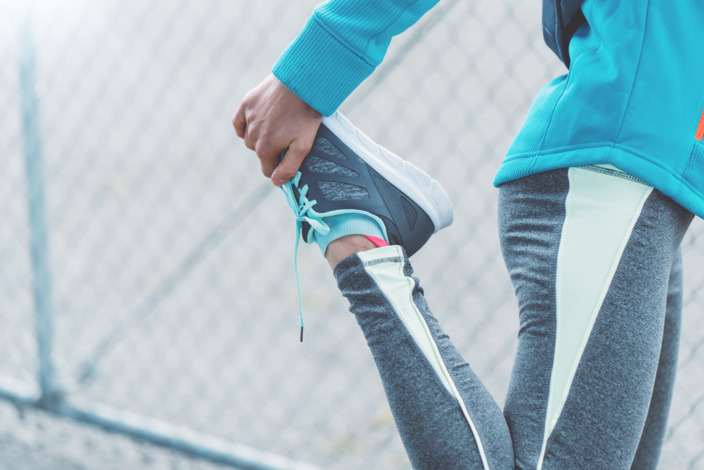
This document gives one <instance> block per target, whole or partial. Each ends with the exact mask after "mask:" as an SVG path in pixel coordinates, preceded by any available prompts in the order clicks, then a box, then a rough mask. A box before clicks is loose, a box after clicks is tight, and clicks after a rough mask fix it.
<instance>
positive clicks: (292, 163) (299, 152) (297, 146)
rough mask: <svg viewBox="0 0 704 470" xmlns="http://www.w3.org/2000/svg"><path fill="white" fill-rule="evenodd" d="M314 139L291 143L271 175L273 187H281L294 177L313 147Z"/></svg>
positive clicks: (298, 140)
mask: <svg viewBox="0 0 704 470" xmlns="http://www.w3.org/2000/svg"><path fill="white" fill-rule="evenodd" d="M314 137H315V136H313V138H312V139H311V138H301V139H297V140H294V141H293V142H291V145H289V147H288V150H286V155H284V159H283V160H281V162H280V163H279V164H278V166H277V167H276V169H275V170H274V173H273V174H272V175H271V182H272V183H274V185H276V186H281V185H282V184H284V183H286V182H287V181H290V180H291V179H292V178H293V177H294V176H296V173H297V172H298V169H299V168H300V167H301V163H302V162H303V159H305V158H306V156H307V155H308V153H310V150H311V148H312V147H313V142H314Z"/></svg>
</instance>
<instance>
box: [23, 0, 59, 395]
mask: <svg viewBox="0 0 704 470" xmlns="http://www.w3.org/2000/svg"><path fill="white" fill-rule="evenodd" d="M30 3H31V2H30V1H25V2H21V3H20V6H19V7H18V8H20V9H21V11H20V12H19V16H20V21H19V38H18V39H19V41H18V44H19V72H20V87H21V99H22V124H23V134H24V135H23V137H24V154H25V165H26V171H27V201H28V205H29V226H30V227H29V228H30V235H29V237H30V246H29V248H30V253H31V260H32V273H33V283H32V284H33V285H32V293H33V297H34V308H35V333H36V338H37V348H38V355H39V370H38V378H37V379H38V382H39V389H40V393H41V395H40V402H42V403H45V404H50V403H51V402H52V401H53V400H55V399H56V398H57V394H56V390H55V389H54V367H53V364H52V360H51V351H52V345H53V319H52V305H51V270H50V266H49V244H48V242H47V222H46V220H47V218H46V201H45V196H44V167H43V162H42V145H41V144H42V142H41V132H40V129H39V103H38V100H37V94H36V63H35V53H34V44H33V40H32V39H33V38H32V25H31V7H30Z"/></svg>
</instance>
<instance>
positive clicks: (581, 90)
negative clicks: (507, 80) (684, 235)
mask: <svg viewBox="0 0 704 470" xmlns="http://www.w3.org/2000/svg"><path fill="white" fill-rule="evenodd" d="M437 1H438V0H415V1H414V0H368V1H365V2H360V0H330V1H328V2H326V3H324V4H322V5H320V6H318V8H317V9H316V10H315V12H314V13H313V15H312V17H311V18H310V20H309V21H308V23H307V24H306V26H305V28H304V29H303V31H302V32H301V34H300V35H299V36H298V37H297V38H296V39H295V40H294V41H293V43H292V44H291V45H290V46H289V47H288V49H287V50H286V51H285V52H284V53H283V54H282V55H281V57H280V58H279V60H278V61H277V63H276V64H275V66H274V70H273V71H274V74H275V75H276V76H277V77H278V78H279V79H280V80H281V81H282V82H283V83H284V84H285V85H286V86H287V87H288V88H289V89H290V90H291V91H293V92H294V93H295V94H296V95H298V96H299V97H300V98H301V99H303V100H304V101H306V102H307V103H308V104H310V105H311V106H312V107H314V108H315V109H317V110H318V111H320V112H321V113H323V114H325V115H330V114H332V113H333V112H334V111H335V110H336V109H337V107H338V106H339V105H340V104H341V103H342V102H343V101H344V100H345V98H346V97H347V96H348V95H349V94H350V93H351V92H352V91H353V90H354V89H355V88H356V87H357V86H358V85H359V84H360V83H361V82H362V81H363V80H364V79H365V78H366V77H367V76H369V75H370V74H371V73H372V72H373V71H374V69H375V67H376V66H377V65H379V63H380V62H381V61H382V59H383V57H384V55H385V53H386V50H387V48H388V46H389V43H390V42H391V38H392V37H393V36H394V35H396V34H399V33H400V32H402V31H404V30H405V29H407V28H408V27H409V26H410V25H412V24H413V23H415V22H416V21H417V20H418V19H419V18H420V17H421V16H422V15H423V14H424V13H425V12H426V11H428V10H429V9H430V8H432V7H433V6H434V5H435V4H436V3H437ZM361 3H364V6H363V7H361V6H360V4H361ZM582 13H583V15H584V18H585V19H586V21H585V22H583V23H582V24H581V26H580V27H579V28H578V29H577V31H576V32H575V34H574V36H573V37H572V39H571V40H570V42H569V57H570V59H571V61H570V68H569V70H568V72H567V73H566V74H565V75H563V76H561V77H558V78H556V79H555V80H553V81H552V82H551V83H549V84H547V85H546V86H545V87H544V88H543V89H542V90H541V91H540V93H539V94H538V96H537V97H536V99H535V101H534V102H533V105H532V107H531V109H530V110H529V112H528V115H527V116H526V119H525V122H524V124H523V126H522V128H521V130H520V131H519V133H518V135H517V137H516V139H515V140H514V142H513V144H512V145H511V147H510V148H509V150H508V153H507V155H506V158H505V159H504V161H503V163H502V164H501V167H500V168H499V170H498V173H497V175H496V178H495V180H494V184H495V185H500V184H501V183H504V182H507V181H511V180H514V179H517V178H521V177H523V176H527V175H531V174H534V173H539V172H543V171H548V170H552V169H557V168H566V167H572V166H581V165H589V164H611V165H614V166H615V167H617V168H619V169H621V170H622V171H625V172H627V173H629V174H631V175H633V176H636V177H638V178H640V179H642V180H644V181H646V182H648V183H649V184H650V185H652V186H654V187H655V188H657V189H659V190H660V191H662V192H663V193H664V194H666V195H667V196H669V197H671V198H672V199H674V200H675V201H677V202H678V203H679V204H680V205H682V206H683V207H685V208H686V209H688V210H690V211H692V212H694V213H695V214H697V215H698V216H700V217H704V142H702V140H703V139H704V26H703V25H704V1H702V0H677V1H673V0H629V1H617V0H585V1H584V3H583V5H582Z"/></svg>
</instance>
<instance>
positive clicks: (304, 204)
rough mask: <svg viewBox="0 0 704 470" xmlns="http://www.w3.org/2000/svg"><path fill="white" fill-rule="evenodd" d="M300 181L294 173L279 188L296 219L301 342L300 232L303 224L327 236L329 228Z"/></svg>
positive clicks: (295, 265) (295, 249)
mask: <svg viewBox="0 0 704 470" xmlns="http://www.w3.org/2000/svg"><path fill="white" fill-rule="evenodd" d="M300 180H301V172H300V171H299V172H298V173H296V176H295V177H294V178H293V179H292V180H291V181H289V182H287V183H284V185H283V186H281V189H282V191H283V192H284V194H285V195H286V201H287V202H288V206H289V207H290V208H291V210H292V211H293V214H294V216H295V217H296V243H295V245H294V249H293V272H294V274H295V275H296V291H297V293H298V317H299V319H300V323H301V336H300V341H301V342H303V307H302V306H301V283H300V280H299V279H298V245H299V243H300V240H301V230H302V229H303V222H306V223H308V224H309V225H310V227H311V230H313V231H314V232H317V233H319V234H321V235H327V234H328V233H329V232H330V227H329V226H328V224H326V223H325V222H324V221H323V218H322V217H321V216H320V215H319V214H318V213H317V212H315V210H313V207H314V206H315V205H316V204H317V203H318V201H316V200H315V199H312V200H310V199H308V185H307V184H306V185H303V187H299V185H298V184H299V182H300ZM296 193H298V198H296Z"/></svg>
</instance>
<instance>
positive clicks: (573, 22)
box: [543, 0, 584, 67]
mask: <svg viewBox="0 0 704 470" xmlns="http://www.w3.org/2000/svg"><path fill="white" fill-rule="evenodd" d="M582 1H583V0H543V38H544V39H545V43H546V44H547V45H548V47H550V49H552V51H553V52H554V53H555V54H557V56H558V57H559V58H560V60H562V62H564V63H565V65H566V66H567V67H569V66H570V55H569V49H568V46H569V43H570V39H571V38H572V35H573V34H574V32H575V31H576V30H577V27H578V26H579V25H580V24H581V23H582V21H584V15H582V10H581V9H580V7H581V6H582Z"/></svg>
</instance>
